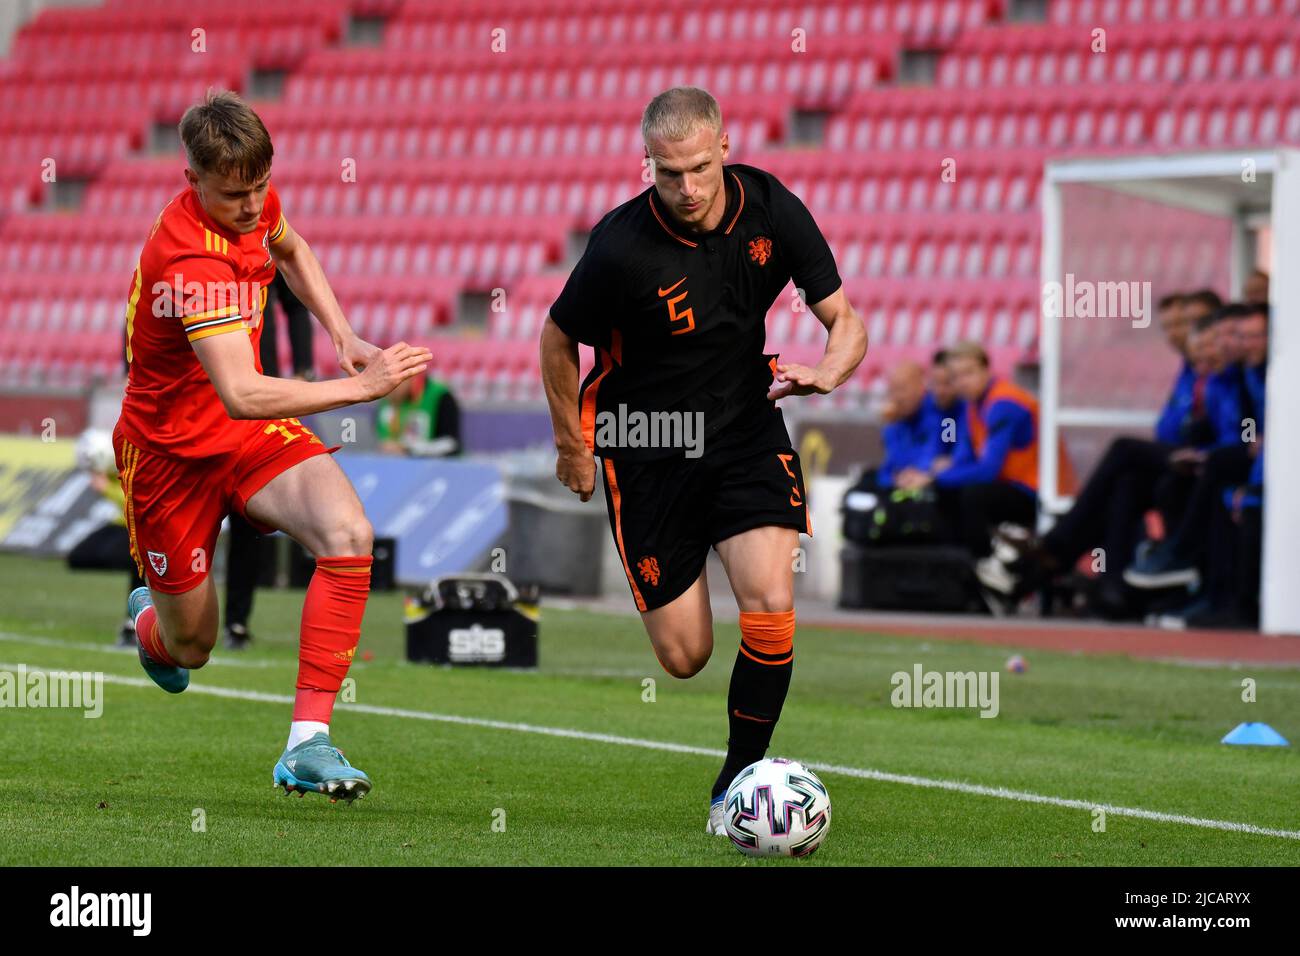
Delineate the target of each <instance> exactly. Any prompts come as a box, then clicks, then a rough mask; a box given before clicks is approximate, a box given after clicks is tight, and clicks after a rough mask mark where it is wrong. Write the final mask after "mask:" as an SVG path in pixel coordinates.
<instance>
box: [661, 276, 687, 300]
mask: <svg viewBox="0 0 1300 956" xmlns="http://www.w3.org/2000/svg"><path fill="white" fill-rule="evenodd" d="M685 281H686V276H682V277H681V278H680V279H678V280H677V281H676V282H674V283H673V284H672V285H670V286H669V287H668V288H666V289H660V290H659V298H661V299H662V298H663V297H664V296H666V295H667V294H668V293H670V292H672V291H673V289H676V288H677V287H678V286H679V285H681V284H682V283H683V282H685Z"/></svg>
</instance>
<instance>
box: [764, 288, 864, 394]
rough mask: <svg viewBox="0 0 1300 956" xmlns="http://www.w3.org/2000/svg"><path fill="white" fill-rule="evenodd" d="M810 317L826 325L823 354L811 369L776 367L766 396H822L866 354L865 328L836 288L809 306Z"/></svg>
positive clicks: (840, 289) (840, 290) (850, 371)
mask: <svg viewBox="0 0 1300 956" xmlns="http://www.w3.org/2000/svg"><path fill="white" fill-rule="evenodd" d="M812 311H813V315H815V316H817V319H818V321H819V322H821V324H822V325H824V326H826V331H827V333H828V334H827V337H826V352H825V353H824V354H823V355H822V360H821V361H820V362H818V363H817V366H816V367H815V368H809V367H808V366H806V365H777V367H776V380H775V381H774V382H773V383H772V388H771V389H770V390H769V391H768V393H767V397H768V398H770V399H772V400H776V399H778V398H784V397H785V396H786V395H811V394H813V393H814V392H816V393H817V394H819V395H825V394H826V393H827V392H830V391H831V390H832V389H835V388H838V387H839V386H841V385H843V384H844V383H845V382H847V381H848V380H849V376H851V375H852V374H853V371H854V369H856V368H857V367H858V366H859V365H860V364H861V363H862V359H863V358H864V357H865V356H866V354H867V328H866V326H865V325H864V324H863V322H862V317H861V316H860V315H858V313H857V312H856V311H854V309H853V306H852V305H850V304H849V300H848V296H846V295H845V294H844V287H843V286H840V287H839V288H838V289H836V290H835V291H834V292H832V293H831V294H830V295H828V296H827V297H826V298H824V299H822V300H821V301H820V302H817V303H815V304H814V305H813V306H812Z"/></svg>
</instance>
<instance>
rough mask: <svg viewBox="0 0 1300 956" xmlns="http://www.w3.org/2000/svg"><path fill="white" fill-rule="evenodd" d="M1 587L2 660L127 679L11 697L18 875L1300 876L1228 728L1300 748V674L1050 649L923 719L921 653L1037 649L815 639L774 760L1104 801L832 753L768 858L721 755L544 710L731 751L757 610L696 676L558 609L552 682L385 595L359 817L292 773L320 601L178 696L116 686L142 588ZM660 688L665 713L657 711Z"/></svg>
mask: <svg viewBox="0 0 1300 956" xmlns="http://www.w3.org/2000/svg"><path fill="white" fill-rule="evenodd" d="M0 579H2V580H3V581H4V583H5V598H4V600H3V602H0V669H9V668H12V667H13V665H17V664H20V663H21V664H26V665H27V666H28V667H29V668H32V667H40V668H49V669H56V670H58V669H66V670H78V671H81V670H90V671H102V672H103V673H104V674H105V675H107V676H108V679H109V680H110V682H108V683H106V684H105V685H104V695H105V696H104V710H103V714H102V716H101V717H99V718H98V719H86V718H84V717H83V716H82V714H81V712H80V711H73V710H57V709H4V710H0V791H2V792H3V793H4V794H5V799H4V800H3V801H0V864H5V865H14V864H38V865H43V864H67V865H110V864H112V865H166V866H175V865H203V864H267V865H285V866H299V865H305V864H307V865H313V866H321V865H330V864H362V865H370V864H380V865H389V864H398V865H403V864H416V865H431V864H476V865H498V864H515V865H547V864H555V865H571V864H572V865H592V864H594V865H638V864H646V865H729V866H742V865H751V866H752V865H795V866H824V865H862V864H868V865H873V864H875V865H896V864H902V865H933V864H939V865H949V864H954V865H961V864H968V865H980V864H991V865H1019V866H1025V865H1048V866H1051V865H1111V864H1124V865H1200V864H1215V865H1234V864H1256V865H1288V866H1295V865H1297V864H1300V839H1296V834H1295V833H1294V832H1293V831H1296V830H1300V810H1297V806H1298V804H1297V802H1296V799H1295V795H1296V793H1297V792H1300V759H1298V758H1297V755H1296V753H1295V752H1294V748H1249V747H1228V746H1224V745H1222V744H1220V743H1219V742H1218V741H1219V738H1220V737H1222V735H1223V734H1224V733H1226V732H1227V731H1228V730H1230V729H1231V728H1232V727H1233V726H1235V725H1236V724H1237V723H1239V722H1241V721H1244V720H1260V721H1265V722H1267V723H1270V724H1272V725H1273V726H1274V727H1275V728H1276V729H1278V730H1279V731H1281V732H1282V733H1283V734H1284V735H1285V736H1287V737H1288V738H1289V739H1291V740H1293V741H1294V740H1296V739H1297V738H1300V672H1298V671H1296V670H1284V669H1265V668H1253V669H1252V668H1245V669H1227V668H1211V667H1192V666H1183V665H1176V664H1160V663H1150V662H1141V661H1134V660H1129V659H1126V658H1120V657H1102V656H1096V657H1093V656H1081V655H1071V654H1054V653H1048V652H1045V651H1032V652H1025V653H1026V656H1027V657H1028V659H1029V670H1028V672H1027V673H1025V674H1023V675H1011V674H1005V673H1004V674H1003V676H1002V682H1001V712H1000V714H999V716H998V717H996V718H994V719H982V718H980V717H979V716H978V715H977V713H976V712H975V711H974V710H964V711H956V710H911V709H895V708H894V707H893V706H891V704H890V692H891V690H892V687H891V684H890V675H891V674H893V673H894V672H896V671H900V670H905V671H910V670H911V669H912V667H913V665H914V664H917V663H920V664H922V665H923V666H924V667H925V668H926V669H927V670H1001V668H1002V665H1003V663H1004V661H1005V660H1006V658H1007V656H1008V655H1009V654H1010V653H1012V652H1013V649H1009V648H992V647H985V646H979V645H974V644H962V643H948V642H934V643H925V642H924V641H921V640H917V639H902V638H895V637H890V636H888V635H877V634H857V633H848V632H842V631H828V630H817V629H814V628H810V627H801V628H800V630H799V632H798V634H797V635H796V661H795V672H794V683H793V687H792V689H791V693H790V697H789V700H788V702H787V704H786V709H785V714H784V716H783V718H782V721H781V724H780V726H779V727H778V729H777V731H776V736H775V739H774V742H773V747H772V750H771V751H770V753H771V754H772V755H774V756H775V755H785V756H790V757H794V758H796V759H800V760H803V761H805V762H809V763H811V764H812V765H814V766H819V765H820V766H823V767H827V766H831V765H835V766H839V767H847V768H860V769H862V770H875V771H882V772H885V773H888V774H898V775H910V776H914V777H917V778H924V779H925V780H926V781H948V782H955V783H964V784H975V785H982V786H987V787H994V788H1006V789H1007V790H1008V791H1015V792H1018V793H1029V794H1039V795H1043V796H1048V797H1054V798H1062V799H1067V800H1076V801H1081V803H1080V804H1079V805H1077V806H1059V805H1052V804H1043V803H1035V802H1029V801H1026V800H1024V799H1012V798H1007V797H998V796H990V795H984V794H978V793H970V792H963V791H960V790H953V789H943V788H939V787H935V786H921V785H917V784H916V783H904V782H897V781H894V780H881V779H871V778H865V777H863V776H860V775H859V776H854V775H849V774H845V773H843V772H836V771H833V770H829V769H828V770H825V771H824V772H822V774H821V776H822V780H823V781H824V782H825V784H826V785H827V787H828V789H829V790H830V794H831V799H832V802H833V805H834V822H833V824H832V826H831V830H830V833H829V835H828V837H827V840H826V842H825V844H824V845H823V846H822V848H821V849H820V850H819V852H818V853H817V854H816V855H814V856H813V857H811V858H809V859H807V860H803V861H786V860H779V861H761V862H755V861H750V860H747V859H746V858H744V857H742V856H741V855H740V854H739V853H737V852H736V850H735V849H734V848H733V847H732V846H731V845H730V843H729V841H727V840H725V839H723V838H717V837H708V836H706V835H705V834H704V817H705V815H706V799H707V793H708V787H709V786H710V784H711V783H712V780H713V777H714V775H715V774H716V772H717V769H718V766H719V759H718V758H717V757H716V756H713V755H710V754H701V753H695V752H690V751H689V750H687V751H671V750H661V749H651V748H647V747H643V746H636V745H630V744H627V743H619V742H614V741H605V740H593V739H583V738H581V737H566V736H558V735H547V734H542V733H537V732H532V731H530V730H528V729H527V728H526V727H524V726H518V725H527V727H531V728H542V727H544V728H557V729H560V730H566V731H582V732H587V733H592V734H604V735H611V736H616V737H619V738H634V739H636V740H642V741H654V742H659V743H666V744H679V745H685V746H687V747H694V748H710V749H717V748H721V747H723V746H724V745H725V737H726V723H725V717H724V708H725V698H726V687H727V680H728V677H729V675H730V669H731V661H732V659H733V658H734V655H735V648H736V644H737V640H738V632H737V630H736V627H735V625H734V624H729V623H720V624H719V625H718V626H717V627H716V631H715V637H716V650H715V653H714V657H713V660H712V661H711V662H710V664H709V665H708V667H707V668H706V669H705V670H704V671H703V672H702V673H701V674H700V675H698V676H697V677H695V678H694V679H692V680H690V681H676V680H674V679H672V678H670V677H668V676H667V675H666V674H665V673H664V672H663V671H662V670H661V669H660V668H659V666H658V664H657V663H656V662H655V660H654V657H653V655H652V654H651V652H650V649H649V645H648V643H647V641H646V639H645V636H644V633H643V631H642V629H641V625H640V622H639V621H638V620H637V619H636V617H635V616H626V617H623V616H607V615H598V614H594V613H588V612H582V611H561V610H557V609H553V608H544V609H543V616H542V625H541V628H542V629H541V658H542V666H541V668H540V669H539V670H538V671H537V672H535V673H520V672H502V671H494V670H473V669H446V668H432V667H425V666H416V665H411V664H407V663H405V662H404V661H403V660H402V656H403V640H404V639H403V632H402V623H401V613H402V612H401V599H400V596H399V595H396V594H376V595H374V596H373V597H372V598H371V602H370V605H369V609H368V612H367V615H366V623H365V629H364V632H363V636H362V644H361V651H362V652H363V653H364V652H370V655H371V659H370V660H363V659H362V656H363V653H359V654H358V660H357V663H356V664H355V665H354V667H353V669H352V675H351V676H352V677H353V678H355V681H356V704H357V705H358V707H360V708H373V709H372V710H369V711H366V710H364V709H360V710H359V709H349V707H348V706H347V705H345V704H341V705H340V707H339V709H338V710H337V711H336V713H335V717H334V722H333V728H332V729H333V736H334V740H335V742H336V744H338V745H339V746H340V747H342V748H343V749H344V750H345V751H346V753H347V754H348V757H349V759H351V760H352V761H353V763H355V764H356V765H357V766H359V767H361V768H362V769H364V770H366V772H367V773H369V774H370V775H371V776H372V778H373V779H374V781H375V789H374V791H373V792H372V793H371V794H370V795H369V796H368V797H367V798H366V799H365V800H362V801H360V802H359V803H357V804H356V805H354V806H350V807H348V806H344V805H343V804H338V805H331V804H330V803H329V802H328V801H326V800H324V799H323V798H318V797H315V796H308V797H306V798H304V799H298V798H293V797H285V796H284V795H283V794H282V793H281V792H280V791H278V790H275V789H273V788H272V786H271V768H272V766H273V764H274V762H275V760H276V758H277V757H278V756H279V754H280V752H281V750H282V749H283V746H284V741H285V736H286V733H287V729H288V723H289V713H290V708H289V705H288V703H287V702H286V700H285V698H287V697H288V696H289V695H292V693H293V685H294V678H295V673H296V666H297V664H296V641H297V618H298V613H299V610H300V607H301V601H302V593H301V592H293V591H288V592H261V593H259V595H258V598H257V607H256V611H255V614H254V620H253V624H254V632H255V634H256V635H257V638H258V640H257V644H256V646H255V647H254V648H253V649H251V650H249V651H248V652H246V653H245V654H243V655H238V656H235V655H230V654H226V653H222V651H221V650H220V648H218V650H217V653H216V656H215V658H214V660H213V662H212V663H211V664H209V666H208V667H206V668H205V669H203V670H202V671H199V672H196V674H195V676H194V684H193V688H192V689H191V691H188V692H186V693H185V694H183V695H181V696H179V697H170V696H168V695H166V694H164V693H163V692H162V691H160V690H158V689H157V688H154V687H153V686H151V685H150V686H137V685H136V684H134V683H132V682H130V681H129V682H127V683H112V682H111V677H112V676H121V677H125V678H129V679H131V681H134V680H136V679H138V678H142V677H143V676H144V675H143V672H142V671H141V670H140V668H139V666H138V663H137V662H136V660H135V656H134V653H133V652H122V651H115V650H113V649H112V648H111V643H112V638H113V634H114V633H115V631H116V627H117V625H118V623H119V619H120V615H121V614H122V608H123V603H124V597H125V594H124V591H125V583H124V581H123V579H122V577H121V576H120V575H117V574H94V573H91V574H87V573H80V574H73V573H70V572H68V571H67V570H65V569H64V567H63V566H62V565H61V564H59V563H57V562H53V561H38V560H32V559H27V558H20V557H15V556H12V555H6V556H0ZM1246 677H1250V678H1253V679H1254V680H1255V681H1256V682H1257V691H1256V694H1257V702H1254V703H1245V702H1243V701H1242V680H1243V678H1246ZM646 678H652V679H653V680H654V682H655V694H654V700H653V701H647V700H645V699H644V698H645V696H646V694H645V692H644V685H643V681H644V680H645V679H646ZM199 687H204V688H213V689H227V690H230V691H233V692H235V693H236V694H237V695H248V694H249V692H251V693H252V695H253V696H252V698H251V699H250V698H249V697H248V696H219V695H218V694H215V693H202V692H195V690H194V688H199ZM258 694H261V695H264V696H263V697H262V698H260V699H258V698H257V696H256V695H258ZM392 710H401V711H403V712H404V713H402V714H398V713H393V712H392ZM410 712H418V713H410ZM421 714H426V715H427V714H436V715H445V716H450V717H459V718H471V719H473V720H477V721H480V723H474V722H469V723H465V722H461V723H457V722H452V721H445V720H431V719H427V718H426V717H421V716H420V715H421ZM481 721H499V722H503V723H508V724H511V725H512V726H488V725H484V724H483V723H481ZM1093 804H1099V805H1107V806H1111V807H1122V808H1135V809H1138V810H1142V811H1152V812H1155V813H1160V814H1169V815H1174V816H1177V817H1179V818H1197V819H1201V820H1210V821H1226V822H1228V823H1234V824H1247V825H1250V826H1253V827H1256V828H1264V829H1268V830H1280V831H1288V832H1289V833H1291V835H1286V834H1281V835H1277V834H1264V833H1259V832H1249V831H1241V830H1224V829H1216V828H1213V827H1207V826H1204V825H1195V824H1194V823H1192V822H1189V821H1188V820H1186V819H1179V820H1165V819H1149V818H1143V817H1141V816H1139V817H1133V816H1125V815H1122V814H1120V813H1116V812H1110V813H1108V814H1107V816H1106V819H1105V830H1104V832H1098V831H1097V830H1096V829H1095V828H1094V820H1095V815H1094V813H1093V812H1092V809H1091V807H1092V805H1093ZM196 820H198V821H201V822H202V824H203V826H201V827H200V826H198V825H197V824H196ZM502 823H504V827H502V826H501V824H502ZM494 824H495V825H494Z"/></svg>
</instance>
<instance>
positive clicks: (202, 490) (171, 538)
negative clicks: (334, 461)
mask: <svg viewBox="0 0 1300 956" xmlns="http://www.w3.org/2000/svg"><path fill="white" fill-rule="evenodd" d="M238 424H239V425H244V424H247V426H248V437H247V438H246V439H245V440H244V443H243V445H242V446H240V448H239V450H238V451H235V452H231V453H229V454H225V455H215V456H212V457H208V458H178V457H176V456H174V455H158V454H154V453H152V452H148V451H145V450H144V449H141V448H137V447H136V446H135V445H132V444H131V443H130V442H129V441H128V440H127V439H126V436H125V435H123V434H122V429H121V426H120V425H119V426H118V427H117V428H115V429H114V430H113V450H114V451H115V452H116V453H117V470H118V474H119V476H120V481H121V482H122V492H123V494H125V495H126V528H127V531H128V532H129V534H130V536H131V557H132V558H133V559H134V560H135V563H136V567H138V568H139V569H140V576H141V577H143V578H144V579H145V581H146V582H148V584H149V587H151V588H153V589H154V590H156V591H164V592H166V593H167V594H183V593H185V592H186V591H190V590H193V589H194V588H196V587H198V585H199V584H201V583H202V581H203V579H204V578H205V577H207V575H208V569H209V568H210V567H211V566H212V553H213V551H214V549H215V548H216V545H217V534H218V532H219V531H220V530H221V522H222V519H224V518H225V517H226V515H228V514H229V513H230V512H232V511H235V512H238V513H239V514H240V515H243V516H244V517H245V518H246V519H247V520H248V521H249V522H250V523H251V524H252V525H253V527H254V528H256V529H257V530H258V531H261V532H262V533H264V534H265V533H267V532H270V531H274V530H275V529H274V528H268V527H266V526H264V525H262V524H261V523H260V522H257V521H253V520H252V519H251V518H248V516H247V514H245V511H244V509H245V508H246V507H247V506H248V499H249V498H251V497H253V495H255V494H257V492H258V491H260V490H261V489H262V487H263V486H264V485H266V483H267V482H269V481H270V480H271V479H272V478H274V477H275V476H276V475H279V474H281V473H282V472H285V471H287V470H289V469H290V468H292V467H293V466H294V465H296V464H298V462H300V461H306V460H307V459H308V458H313V457H315V456H316V455H324V454H327V453H328V452H330V451H334V450H336V449H327V448H326V447H325V446H324V445H323V444H322V443H321V440H320V439H319V438H317V437H316V436H315V435H314V434H313V433H312V431H311V429H310V428H308V427H307V426H306V425H304V424H302V422H300V421H298V419H296V418H282V419H279V420H278V421H253V422H247V423H243V422H240V423H238Z"/></svg>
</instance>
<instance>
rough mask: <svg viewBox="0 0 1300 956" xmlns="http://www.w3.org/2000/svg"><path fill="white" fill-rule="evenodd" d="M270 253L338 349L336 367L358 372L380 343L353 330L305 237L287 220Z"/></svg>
mask: <svg viewBox="0 0 1300 956" xmlns="http://www.w3.org/2000/svg"><path fill="white" fill-rule="evenodd" d="M271 255H272V256H273V257H274V258H275V262H276V267H277V268H278V269H279V270H280V271H281V272H283V273H284V280H285V281H286V282H287V283H289V288H290V289H292V290H293V294H294V295H296V296H297V297H298V299H299V300H300V301H301V302H302V304H303V305H305V306H306V307H307V308H308V309H310V310H311V313H312V315H314V316H316V319H317V321H319V322H320V324H321V326H322V327H323V328H324V329H325V331H326V332H327V333H329V337H330V341H331V342H333V343H334V350H335V351H336V352H338V356H339V368H341V369H343V371H345V372H347V373H348V374H349V375H357V374H359V373H360V372H361V370H362V369H363V368H365V367H366V365H367V364H368V363H369V362H371V361H372V360H373V359H374V357H375V356H376V355H378V354H379V347H378V346H375V345H371V344H370V343H369V342H365V341H362V340H361V339H360V338H358V337H357V334H356V332H354V331H352V326H351V325H349V324H348V320H347V318H346V317H345V316H344V315H343V310H342V309H341V308H339V303H338V299H336V298H335V297H334V290H333V289H331V288H330V284H329V280H328V279H326V278H325V270H324V269H322V268H321V264H320V260H319V259H317V258H316V253H314V252H312V250H311V246H309V245H307V240H305V239H303V237H302V236H300V235H298V233H296V232H294V229H293V226H291V225H289V223H288V222H287V221H286V222H285V224H284V232H283V233H282V234H281V236H280V238H279V239H277V240H276V241H275V242H273V243H271Z"/></svg>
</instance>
